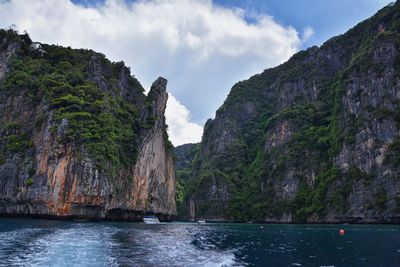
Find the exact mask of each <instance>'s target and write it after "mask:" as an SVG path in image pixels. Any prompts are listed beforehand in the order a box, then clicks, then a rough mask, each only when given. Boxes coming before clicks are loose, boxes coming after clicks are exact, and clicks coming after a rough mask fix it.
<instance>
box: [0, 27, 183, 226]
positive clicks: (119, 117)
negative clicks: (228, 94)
mask: <svg viewBox="0 0 400 267" xmlns="http://www.w3.org/2000/svg"><path fill="white" fill-rule="evenodd" d="M166 84H167V81H166V80H165V79H163V78H159V79H157V80H156V81H155V82H154V83H153V85H152V87H151V90H150V92H149V94H148V96H146V95H145V94H144V90H143V87H142V86H141V84H140V83H139V81H138V80H137V79H135V78H134V77H133V76H131V74H130V70H129V69H128V68H127V67H125V66H124V63H123V62H117V63H112V62H110V61H109V60H107V59H106V57H105V56H104V55H102V54H100V53H96V52H94V51H92V50H76V49H71V48H64V47H60V46H54V45H46V44H40V43H33V42H32V41H31V39H30V38H29V36H28V35H27V34H24V35H19V34H17V33H16V32H14V31H12V30H0V214H12V215H34V216H46V217H47V216H55V217H84V218H96V219H110V220H140V219H141V218H142V216H143V214H144V213H155V214H158V215H159V216H160V218H161V219H170V218H172V217H174V216H175V215H176V204H175V170H174V165H173V158H172V145H171V143H170V142H169V140H168V135H167V132H166V125H165V118H164V111H165V107H166V102H167V98H168V94H167V93H166Z"/></svg>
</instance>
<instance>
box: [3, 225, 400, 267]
mask: <svg viewBox="0 0 400 267" xmlns="http://www.w3.org/2000/svg"><path fill="white" fill-rule="evenodd" d="M340 229H343V230H344V231H345V233H344V235H340V234H339V231H340ZM0 266H400V226H399V225H317V224H313V225H300V224H235V223H229V224H228V223H207V224H200V225H198V224H195V223H179V222H172V223H161V224H156V225H147V224H143V223H128V222H73V221H58V220H41V219H21V218H19V219H15V218H0Z"/></svg>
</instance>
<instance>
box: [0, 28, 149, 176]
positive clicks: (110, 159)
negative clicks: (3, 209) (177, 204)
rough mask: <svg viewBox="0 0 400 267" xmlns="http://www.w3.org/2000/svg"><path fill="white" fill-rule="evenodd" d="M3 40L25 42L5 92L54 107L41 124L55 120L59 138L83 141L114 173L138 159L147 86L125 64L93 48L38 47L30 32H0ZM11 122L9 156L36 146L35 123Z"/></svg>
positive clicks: (39, 118) (39, 119)
mask: <svg viewBox="0 0 400 267" xmlns="http://www.w3.org/2000/svg"><path fill="white" fill-rule="evenodd" d="M0 43H1V44H2V46H6V45H7V44H8V45H9V44H11V43H15V44H17V45H18V46H19V47H18V49H17V51H16V56H14V57H13V58H12V60H11V62H10V66H9V72H8V74H7V76H6V78H5V80H4V81H3V82H2V84H0V90H1V91H3V92H5V93H6V94H7V95H14V96H20V95H23V96H26V97H27V98H28V99H29V100H30V101H31V103H28V104H30V105H32V106H36V105H42V106H44V107H45V108H46V107H47V108H48V110H49V111H51V112H50V113H47V112H43V114H41V115H40V116H37V118H36V122H35V126H36V128H40V127H46V125H45V123H46V121H50V122H51V129H50V130H51V131H52V132H53V133H54V134H56V135H57V138H58V141H59V142H61V143H64V144H67V143H70V144H74V146H75V148H80V146H81V145H83V146H84V147H85V148H86V150H87V151H88V152H89V153H90V155H91V156H92V158H93V159H94V160H95V161H96V163H97V165H98V167H100V168H102V169H103V170H106V171H107V172H109V173H110V174H115V173H116V171H117V170H118V169H119V166H122V165H124V166H126V165H129V164H132V162H135V159H136V156H137V151H138V136H137V135H138V133H139V130H140V129H141V127H143V128H144V127H145V126H146V125H142V123H141V122H140V117H139V115H140V114H139V113H140V110H139V108H140V107H139V104H142V102H143V101H144V95H143V91H144V90H143V87H142V86H141V85H140V83H139V82H138V81H137V80H136V79H135V78H134V77H132V76H131V75H130V71H129V69H128V68H127V67H125V66H124V63H123V62H117V63H111V62H110V61H108V60H107V59H106V58H105V56H104V55H102V54H99V53H96V52H94V51H92V50H83V49H71V48H64V47H59V46H55V45H44V44H42V45H40V48H38V47H35V46H33V45H32V42H31V40H30V38H29V36H28V35H27V34H25V35H18V34H17V33H16V32H14V31H12V30H8V31H6V30H0ZM126 95H128V97H127V96H126ZM49 116H51V117H50V118H49ZM54 122H55V123H54ZM9 123H10V124H12V123H13V122H12V121H10V122H9ZM11 126H12V125H5V126H2V130H3V131H4V132H5V141H4V143H5V145H4V146H2V148H3V151H2V153H3V154H5V155H7V154H10V153H11V154H12V153H14V152H17V151H22V150H26V149H27V148H29V147H32V146H33V143H32V142H31V141H30V139H31V136H32V133H33V130H34V129H33V128H32V127H26V125H15V126H13V129H9V128H10V127H11Z"/></svg>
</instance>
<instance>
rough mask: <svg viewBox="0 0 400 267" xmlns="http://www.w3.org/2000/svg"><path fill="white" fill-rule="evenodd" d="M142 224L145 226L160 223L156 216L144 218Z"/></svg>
mask: <svg viewBox="0 0 400 267" xmlns="http://www.w3.org/2000/svg"><path fill="white" fill-rule="evenodd" d="M143 222H144V223H146V224H157V223H160V221H159V220H158V218H157V216H144V217H143Z"/></svg>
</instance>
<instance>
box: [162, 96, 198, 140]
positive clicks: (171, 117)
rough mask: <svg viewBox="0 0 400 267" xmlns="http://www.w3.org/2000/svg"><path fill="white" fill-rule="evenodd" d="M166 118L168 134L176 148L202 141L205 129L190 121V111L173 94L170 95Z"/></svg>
mask: <svg viewBox="0 0 400 267" xmlns="http://www.w3.org/2000/svg"><path fill="white" fill-rule="evenodd" d="M165 116H166V121H167V124H168V134H169V136H170V139H171V142H172V143H173V144H174V145H175V146H178V145H182V144H186V143H196V142H199V141H200V140H201V135H202V133H203V127H201V126H200V125H198V124H196V123H193V122H191V121H190V116H189V110H187V108H186V107H185V106H184V105H182V104H181V103H179V101H178V100H176V98H175V97H174V96H172V95H171V94H169V98H168V103H167V109H166V111H165Z"/></svg>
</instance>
